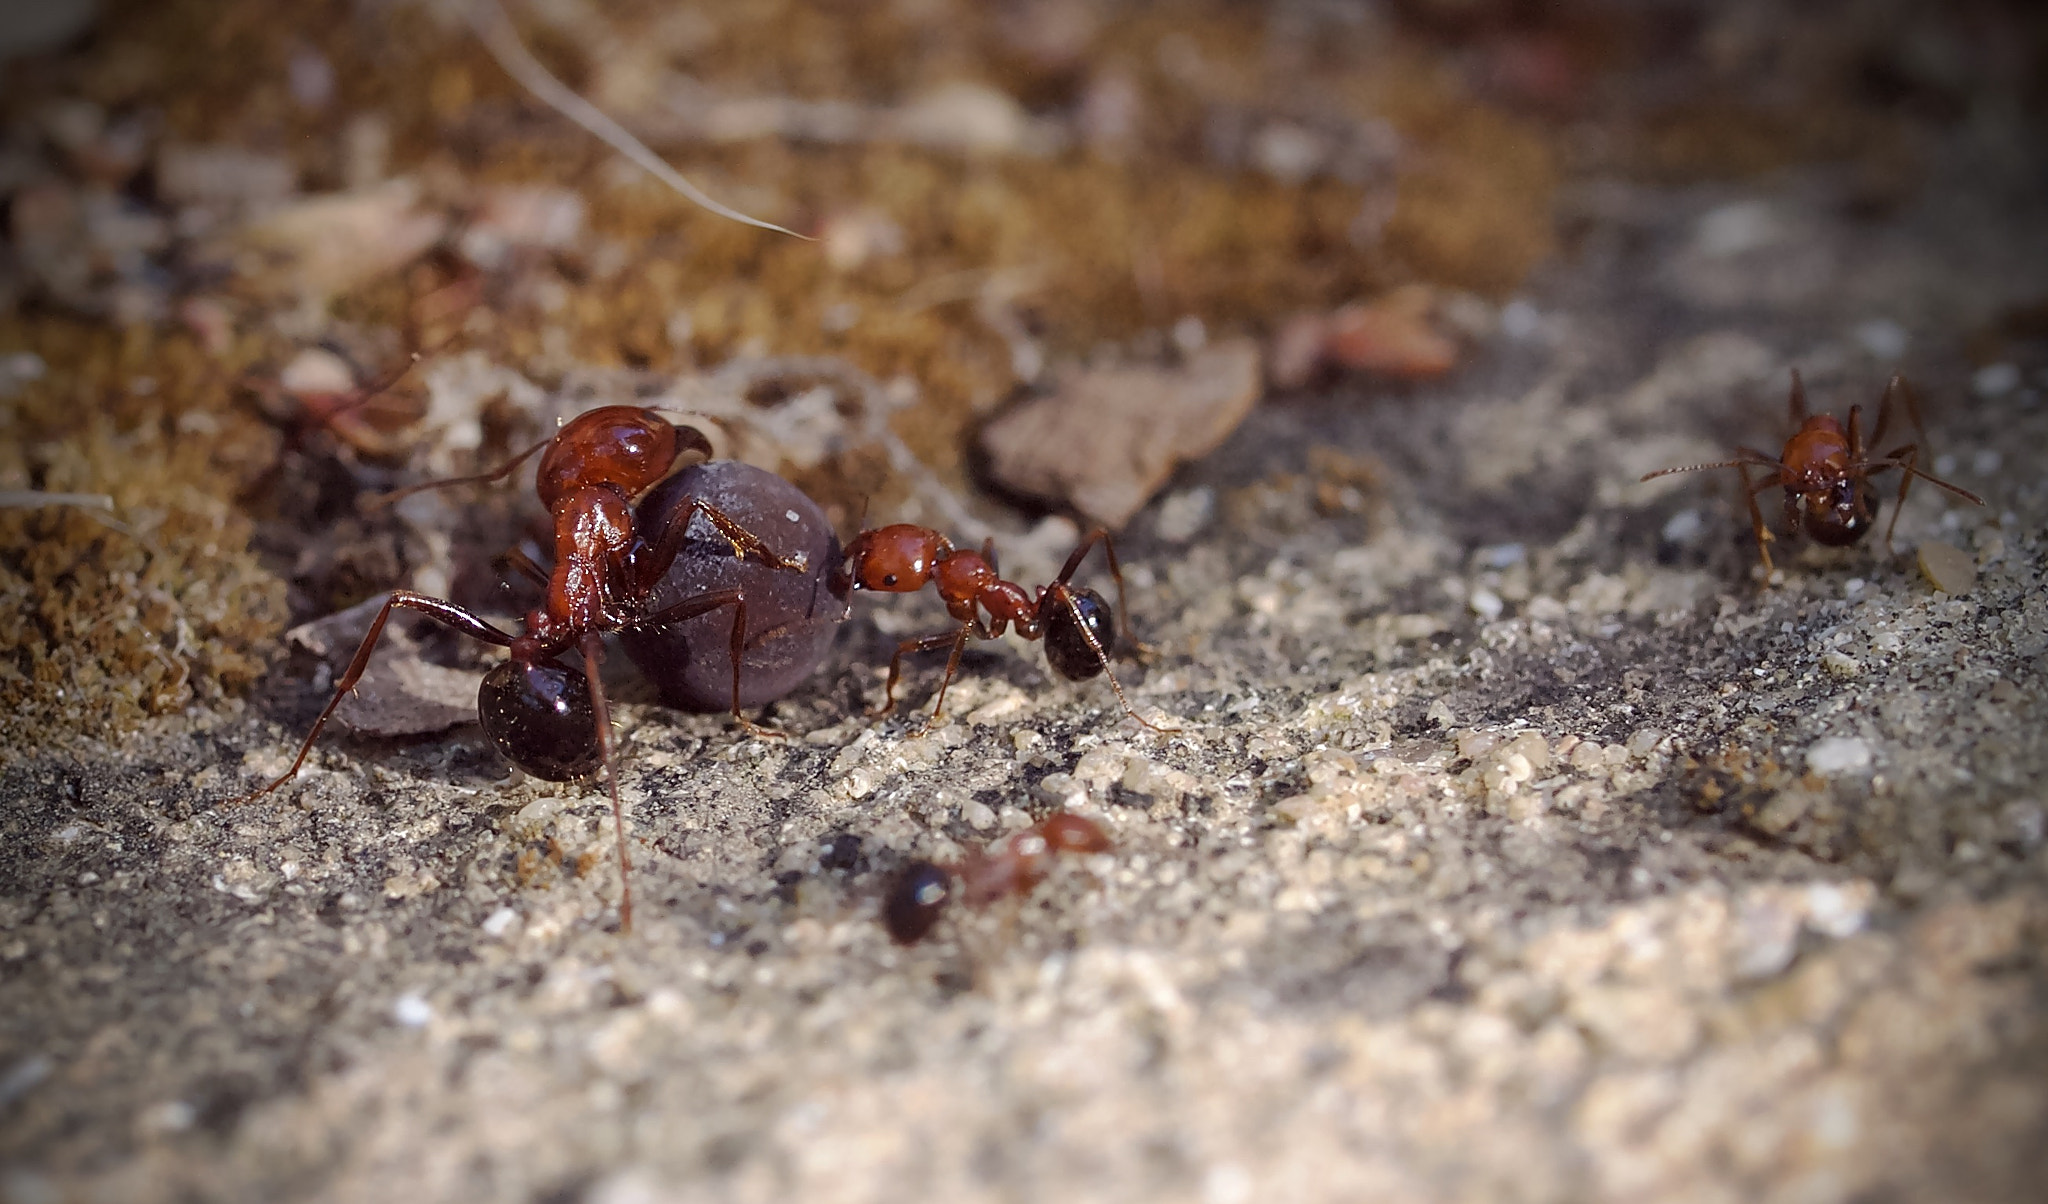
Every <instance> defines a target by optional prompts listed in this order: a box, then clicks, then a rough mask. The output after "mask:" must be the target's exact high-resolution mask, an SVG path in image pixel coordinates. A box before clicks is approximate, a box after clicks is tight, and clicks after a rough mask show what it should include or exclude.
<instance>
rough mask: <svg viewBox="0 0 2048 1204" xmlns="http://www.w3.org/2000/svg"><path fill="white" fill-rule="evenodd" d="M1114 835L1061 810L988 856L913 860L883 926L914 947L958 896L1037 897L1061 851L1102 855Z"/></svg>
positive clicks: (975, 900)
mask: <svg viewBox="0 0 2048 1204" xmlns="http://www.w3.org/2000/svg"><path fill="white" fill-rule="evenodd" d="M1109 847H1110V843H1109V834H1108V833H1106V832H1104V831H1103V830H1102V828H1101V826H1100V825H1099V824H1097V823H1096V822H1095V821H1094V820H1091V819H1084V818H1083V817H1081V816H1079V815H1073V814H1069V813H1066V812H1061V813H1060V814H1058V815H1054V816H1050V817H1048V818H1046V819H1044V820H1041V821H1039V822H1038V823H1037V824H1034V825H1033V826H1031V827H1029V828H1026V829H1024V830H1023V831H1022V832H1016V833H1012V834H1011V835H1009V836H1006V837H1004V838H1003V839H1001V840H999V841H997V842H996V843H995V844H994V845H993V846H991V848H990V850H989V851H988V852H986V853H980V852H974V851H972V850H970V851H969V852H968V854H967V858H966V860H964V861H961V862H960V863H959V864H957V865H940V864H938V863H937V862H932V861H913V862H911V863H910V864H909V865H907V866H905V867H904V868H903V870H902V872H901V873H899V874H897V876H896V881H895V882H894V883H893V884H892V885H891V886H890V888H889V895H888V897H887V898H886V899H884V900H883V902H882V925H883V927H885V928H887V929H888V930H889V938H890V939H891V940H893V941H895V942H896V943H897V944H899V945H914V944H916V943H917V942H918V941H921V940H923V939H924V938H925V936H926V935H927V934H928V933H930V932H931V930H932V928H933V927H934V926H935V925H937V924H938V922H939V917H940V916H941V915H942V914H944V912H945V910H946V905H947V904H949V903H951V902H952V901H953V899H954V898H955V897H956V896H957V897H958V898H959V899H960V900H961V901H962V902H964V903H966V904H967V905H968V906H969V907H976V908H980V907H986V906H988V905H989V904H991V903H993V902H995V901H996V900H997V899H1001V898H1004V897H1005V896H1011V895H1014V896H1018V897H1022V896H1024V895H1027V894H1029V893H1031V891H1032V889H1033V888H1035V887H1036V886H1037V885H1038V884H1039V883H1041V882H1043V881H1045V879H1046V876H1047V875H1049V874H1051V873H1052V859H1053V856H1054V855H1055V854H1057V853H1102V852H1107V851H1108V850H1109Z"/></svg>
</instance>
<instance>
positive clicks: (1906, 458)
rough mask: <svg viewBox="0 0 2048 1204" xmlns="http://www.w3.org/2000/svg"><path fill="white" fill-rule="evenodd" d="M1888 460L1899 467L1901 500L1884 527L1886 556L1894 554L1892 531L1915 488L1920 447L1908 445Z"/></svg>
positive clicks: (1893, 508)
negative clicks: (1910, 492) (1911, 491)
mask: <svg viewBox="0 0 2048 1204" xmlns="http://www.w3.org/2000/svg"><path fill="white" fill-rule="evenodd" d="M1886 459H1889V460H1891V461H1892V462H1893V463H1895V464H1897V465H1898V466H1899V500H1898V501H1897V502H1895V503H1893V505H1892V517H1891V521H1890V522H1887V523H1886V524H1885V525H1884V554H1885V555H1887V556H1889V555H1891V554H1892V531H1893V530H1894V529H1896V528H1897V527H1898V525H1899V511H1901V510H1904V509H1905V508H1906V491H1907V490H1909V489H1911V488H1912V487H1913V476H1914V474H1915V473H1916V472H1918V471H1919V470H1918V469H1917V468H1915V467H1914V465H1916V464H1918V463H1919V462H1920V445H1919V444H1917V443H1908V444H1907V445H1906V446H1904V447H1902V448H1899V449H1898V450H1897V451H1895V452H1893V453H1892V454H1891V455H1890V456H1887V457H1886Z"/></svg>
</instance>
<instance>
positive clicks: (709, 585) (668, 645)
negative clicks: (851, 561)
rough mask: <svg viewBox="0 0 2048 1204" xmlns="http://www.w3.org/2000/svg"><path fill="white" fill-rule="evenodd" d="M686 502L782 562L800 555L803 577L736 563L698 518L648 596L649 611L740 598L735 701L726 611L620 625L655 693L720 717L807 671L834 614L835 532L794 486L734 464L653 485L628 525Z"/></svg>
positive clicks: (843, 597) (835, 625) (839, 612)
mask: <svg viewBox="0 0 2048 1204" xmlns="http://www.w3.org/2000/svg"><path fill="white" fill-rule="evenodd" d="M692 499H695V500H696V501H698V502H702V503H704V504H707V505H710V506H713V507H716V508H717V509H718V510H719V511H721V512H723V513H724V514H726V515H728V516H730V517H731V519H732V520H733V521H735V522H737V523H739V524H740V525H741V526H744V527H745V528H747V529H748V530H749V531H752V532H754V533H756V534H758V535H759V536H760V537H761V538H763V539H765V540H767V541H768V543H769V544H771V545H772V546H773V547H775V548H776V550H777V551H778V552H780V553H781V554H782V555H783V556H785V557H788V558H790V559H792V560H794V559H797V558H799V557H800V558H801V559H802V560H803V563H804V565H805V568H806V571H803V572H792V571H790V570H788V569H784V568H778V567H776V566H775V565H772V564H765V563H763V562H761V561H760V560H759V559H758V558H753V557H749V558H746V559H741V558H739V557H736V556H734V555H733V549H732V544H731V543H730V542H729V541H728V540H727V539H726V538H725V537H724V536H722V535H721V534H720V533H719V532H718V531H717V529H715V528H714V527H712V526H711V525H710V524H708V523H703V522H699V523H698V524H697V525H696V526H695V527H693V528H692V529H691V534H690V535H689V537H688V539H687V540H686V542H685V543H684V545H683V550H682V553H681V554H680V555H678V556H677V557H676V558H675V562H674V563H673V564H671V565H670V566H669V568H668V572H667V573H666V574H664V575H663V577H662V578H661V581H660V583H659V584H657V585H656V586H655V587H654V588H653V590H652V591H651V592H650V593H649V595H648V598H647V601H646V603H645V607H646V609H647V610H649V611H658V610H660V609H662V608H663V607H665V606H669V605H672V604H674V603H677V602H680V601H682V600H684V599H687V598H691V597H698V596H704V595H710V594H716V593H720V592H724V591H730V590H744V591H745V592H746V651H745V653H744V654H743V655H742V656H741V657H740V686H739V696H738V699H737V701H735V699H734V697H733V687H732V653H731V642H730V637H731V634H732V627H733V623H734V620H735V617H736V612H735V610H734V608H731V607H726V608H722V609H719V610H713V611H711V612H709V613H706V614H701V615H698V616H696V617H694V618H689V619H684V620H682V621H680V622H672V623H664V624H661V625H659V626H652V627H628V628H626V629H625V630H623V631H622V632H620V636H619V639H620V642H621V643H622V644H624V645H625V648H626V653H627V655H629V656H631V657H632V658H633V662H634V663H635V664H637V665H639V666H640V670H641V672H643V673H645V674H646V675H647V676H648V678H649V680H651V681H653V682H654V683H655V685H656V687H657V688H659V689H660V691H661V699H662V701H663V702H665V703H667V704H668V705H669V706H672V707H675V708H677V709H678V710H685V711H721V710H725V709H726V708H727V707H729V706H759V705H761V704H762V703H765V702H772V701H774V700H775V699H777V698H780V697H782V696H783V695H785V694H787V693H789V692H790V691H791V690H793V689H795V688H796V687H797V685H798V684H799V683H801V682H802V681H803V680H804V679H805V678H807V677H809V676H810V675H811V672H812V671H813V670H815V669H816V668H817V667H818V663H819V662H820V661H822V660H823V659H824V658H825V654H826V652H827V651H829V650H830V649H831V647H832V637H833V636H835V635H837V634H838V631H839V624H840V622H841V621H843V620H844V619H845V618H846V613H847V594H846V591H845V590H844V589H843V588H841V589H836V590H835V588H834V584H835V583H834V581H833V576H834V570H836V569H837V568H838V567H839V562H840V559H841V556H840V548H839V537H838V535H837V534H835V533H834V532H833V530H832V524H831V522H830V521H829V520H827V519H826V517H825V513H824V511H822V510H820V509H819V508H818V504H817V503H816V502H814V501H812V500H811V499H810V497H809V496H807V495H806V494H805V493H804V492H803V491H802V490H801V489H798V488H797V487H796V486H794V485H792V484H790V483H789V482H788V481H785V480H783V479H782V478H781V477H779V476H776V475H775V474H774V473H772V472H768V471H766V470H764V469H759V468H755V467H754V466H753V465H751V464H742V463H740V462H739V461H737V460H713V461H711V462H709V463H706V464H697V465H693V466H691V467H689V468H685V469H684V470H683V471H681V472H679V473H677V474H676V475H674V476H672V477H670V478H669V479H668V480H666V481H663V482H662V483H661V484H660V485H657V486H656V487H655V488H654V489H653V490H652V491H650V492H649V493H648V495H647V496H646V497H645V498H643V499H642V500H641V502H640V506H639V509H638V514H637V517H636V518H635V520H634V521H635V523H636V524H637V525H638V526H639V527H641V528H642V529H646V530H657V531H658V530H662V529H664V527H665V525H666V524H667V523H668V522H669V521H670V520H671V518H672V516H673V515H674V514H675V513H676V512H677V511H679V510H681V509H682V508H683V507H685V506H687V505H689V504H690V502H691V500H692Z"/></svg>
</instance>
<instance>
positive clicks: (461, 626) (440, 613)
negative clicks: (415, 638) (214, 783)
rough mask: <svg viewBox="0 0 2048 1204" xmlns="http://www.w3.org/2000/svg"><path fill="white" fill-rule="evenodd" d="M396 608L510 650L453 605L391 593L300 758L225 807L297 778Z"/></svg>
mask: <svg viewBox="0 0 2048 1204" xmlns="http://www.w3.org/2000/svg"><path fill="white" fill-rule="evenodd" d="M399 608H402V609H405V610H416V611H418V612H420V613H421V614H423V615H426V616H427V617H428V618H430V619H433V620H435V621H436V622H439V623H443V624H446V625H447V626H449V627H453V628H454V629H455V630H457V631H459V632H461V633H462V634H464V635H466V636H468V637H470V638H471V639H475V640H482V641H483V642H484V643H486V644H495V645H497V646H498V647H500V648H510V647H511V646H512V637H511V636H509V635H507V634H505V633H504V632H502V631H499V630H498V629H497V628H495V627H493V626H491V625H490V624H489V623H486V622H485V621H484V620H482V619H480V618H478V617H477V616H475V615H473V614H471V613H469V612H468V611H466V610H464V609H462V608H461V607H460V606H457V605H455V604H454V603H453V602H444V601H442V600H441V599H439V598H430V597H428V596H426V595H425V594H416V593H413V592H412V591H411V590H394V591H392V594H391V596H390V597H389V598H386V599H385V600H384V605H383V606H382V607H380V608H379V609H378V611H377V617H376V618H375V619H372V620H371V621H370V629H369V630H368V631H367V632H364V633H363V642H362V643H361V644H359V645H357V647H356V654H355V657H354V658H353V659H351V660H350V661H349V663H348V669H347V670H346V671H345V672H343V673H342V675H341V680H340V681H338V682H336V683H335V685H334V696H333V697H332V698H329V699H328V700H327V705H326V706H325V707H323V708H321V710H320V717H319V718H318V719H315V720H314V721H313V730H312V731H309V732H307V733H306V739H305V741H304V742H303V743H301V744H300V745H299V755H298V756H296V757H294V758H292V767H291V768H290V769H287V770H285V771H284V772H283V773H282V774H279V775H278V776H277V778H276V779H275V780H274V781H272V782H271V783H270V784H269V785H267V786H265V787H263V788H262V789H261V790H252V791H250V792H249V793H248V794H244V795H241V796H239V797H237V798H234V799H230V800H228V802H227V804H226V805H227V806H234V807H239V806H242V805H244V804H247V803H252V802H255V801H256V800H257V799H259V798H262V797H263V796H264V795H266V794H269V793H270V792H271V791H273V790H275V789H277V788H278V787H279V786H282V785H284V784H285V783H286V782H289V781H291V780H292V778H294V777H296V776H297V775H298V772H299V768H300V766H303V765H304V764H305V763H306V757H307V755H308V754H310V753H311V752H312V751H313V741H314V740H316V739H318V738H319V736H320V729H321V728H323V727H326V726H327V720H328V719H329V717H331V716H332V715H333V714H334V708H336V707H338V706H340V705H341V700H342V698H343V697H345V696H346V695H347V694H348V692H349V691H350V690H353V689H355V688H356V683H357V682H359V681H361V680H362V679H363V672H364V670H366V669H368V668H369V665H370V653H372V652H374V651H375V650H376V648H377V641H378V640H379V639H380V638H382V637H383V635H384V624H385V623H387V622H389V621H390V619H391V612H392V610H394V609H399Z"/></svg>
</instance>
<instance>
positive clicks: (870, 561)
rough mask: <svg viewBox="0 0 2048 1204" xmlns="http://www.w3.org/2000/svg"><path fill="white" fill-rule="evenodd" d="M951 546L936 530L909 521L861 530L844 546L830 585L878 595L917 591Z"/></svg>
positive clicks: (927, 581) (928, 579)
mask: <svg viewBox="0 0 2048 1204" xmlns="http://www.w3.org/2000/svg"><path fill="white" fill-rule="evenodd" d="M952 549H953V546H952V544H950V543H948V542H947V541H946V537H945V536H943V535H940V534H939V533H938V532H937V531H933V530H931V529H929V528H926V527H917V526H912V525H911V524H909V523H896V524H893V525H891V526H887V527H877V528H875V529H874V530H872V531H862V532H861V533H860V534H859V535H856V536H854V537H853V542H852V543H851V544H848V545H847V548H846V559H845V560H844V561H843V562H841V564H840V566H839V569H838V571H837V572H836V573H835V574H834V575H833V585H834V588H838V587H839V586H840V585H841V584H842V583H843V584H844V585H845V587H846V588H849V589H865V590H873V591H874V592H876V593H881V594H909V593H916V592H917V591H918V590H921V589H923V588H924V587H925V585H926V584H927V583H929V582H930V581H931V579H932V566H933V565H934V564H936V563H938V560H939V558H940V557H941V556H942V555H944V554H945V553H947V552H950V551H952Z"/></svg>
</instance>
